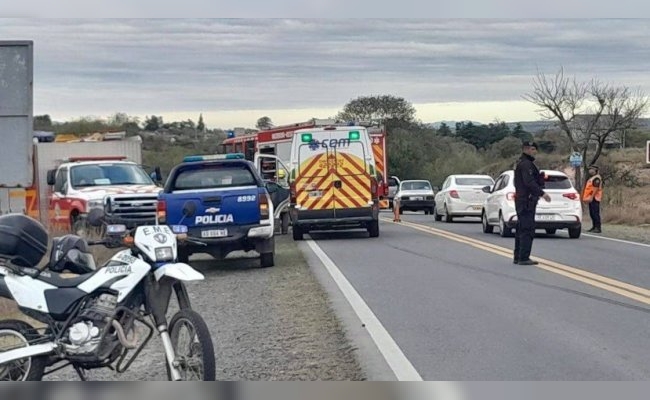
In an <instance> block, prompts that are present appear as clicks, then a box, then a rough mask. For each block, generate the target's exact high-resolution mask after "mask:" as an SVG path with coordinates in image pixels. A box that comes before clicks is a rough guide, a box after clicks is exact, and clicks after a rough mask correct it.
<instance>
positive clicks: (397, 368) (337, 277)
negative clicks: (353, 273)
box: [306, 239, 422, 381]
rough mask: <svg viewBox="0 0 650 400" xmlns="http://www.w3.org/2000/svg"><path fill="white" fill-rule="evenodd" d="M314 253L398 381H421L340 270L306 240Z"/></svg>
mask: <svg viewBox="0 0 650 400" xmlns="http://www.w3.org/2000/svg"><path fill="white" fill-rule="evenodd" d="M306 242H307V244H308V245H309V247H310V248H311V249H312V251H313V252H314V254H316V256H317V257H318V258H319V259H320V260H321V262H322V263H323V265H324V266H325V268H326V269H327V271H328V272H329V273H330V275H331V276H332V279H334V282H336V285H337V286H338V287H339V289H340V290H341V292H342V293H343V295H344V296H345V298H346V299H347V300H348V302H349V303H350V305H351V306H352V308H353V309H354V312H355V313H356V314H357V316H358V317H359V319H361V321H362V322H363V323H364V324H365V325H366V329H367V330H368V333H369V334H370V337H372V340H373V341H374V342H375V344H376V345H377V348H378V349H379V351H380V352H381V354H382V355H383V356H384V359H385V360H386V362H387V363H388V365H389V366H390V368H391V369H392V370H393V372H394V373H395V376H396V377H397V380H399V381H422V377H421V376H420V374H419V373H418V371H417V370H416V369H415V367H413V364H411V362H410V361H409V360H408V358H406V356H405V355H404V353H403V352H402V349H400V347H399V346H398V345H397V343H395V340H394V339H393V338H392V337H391V336H390V334H389V333H388V331H386V328H384V326H383V325H382V324H381V322H380V321H379V319H378V318H377V316H375V314H374V313H373V312H372V310H371V309H370V307H368V305H367V304H366V302H365V301H363V299H362V298H361V296H360V295H359V293H358V292H357V291H356V290H355V289H354V287H353V286H352V284H351V283H350V282H349V281H348V280H347V279H346V278H345V276H344V275H343V273H342V272H341V270H340V269H339V268H338V267H337V266H336V264H334V262H333V261H332V260H331V259H330V258H329V257H328V256H327V254H325V252H324V251H323V250H322V249H321V248H320V246H318V245H317V244H316V242H314V241H313V240H311V239H307V240H306Z"/></svg>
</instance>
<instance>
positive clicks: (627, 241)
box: [583, 233, 650, 247]
mask: <svg viewBox="0 0 650 400" xmlns="http://www.w3.org/2000/svg"><path fill="white" fill-rule="evenodd" d="M583 235H584V236H589V237H592V238H598V239H603V240H610V241H612V242H619V243H625V244H633V245H635V246H642V247H650V244H645V243H639V242H632V241H629V240H623V239H614V238H610V237H607V236H598V235H592V234H590V233H583Z"/></svg>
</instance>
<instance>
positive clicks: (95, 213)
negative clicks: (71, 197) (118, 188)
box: [86, 208, 104, 226]
mask: <svg viewBox="0 0 650 400" xmlns="http://www.w3.org/2000/svg"><path fill="white" fill-rule="evenodd" d="M86 219H87V221H88V225H90V226H102V224H103V223H104V210H102V209H101V208H93V209H91V210H90V212H89V213H88V217H87V218H86Z"/></svg>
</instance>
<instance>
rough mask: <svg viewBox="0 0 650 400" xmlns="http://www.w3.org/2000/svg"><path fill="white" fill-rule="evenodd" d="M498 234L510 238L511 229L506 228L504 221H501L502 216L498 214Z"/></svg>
mask: <svg viewBox="0 0 650 400" xmlns="http://www.w3.org/2000/svg"><path fill="white" fill-rule="evenodd" d="M499 234H500V235H501V237H512V236H513V234H512V228H508V225H506V221H504V220H503V214H501V213H499Z"/></svg>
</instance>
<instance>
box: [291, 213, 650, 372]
mask: <svg viewBox="0 0 650 400" xmlns="http://www.w3.org/2000/svg"><path fill="white" fill-rule="evenodd" d="M382 218H383V219H382V222H381V235H380V237H379V238H377V239H370V238H368V237H367V233H365V232H362V231H356V232H354V231H352V232H327V233H313V234H311V235H310V237H311V238H313V239H314V241H315V243H316V244H317V245H318V247H319V248H320V249H322V251H323V252H324V254H325V255H326V257H327V258H328V259H329V260H331V261H332V262H333V264H335V266H336V267H337V268H338V270H340V272H341V273H342V275H343V276H344V277H345V279H347V281H348V282H349V283H350V284H351V286H352V287H353V288H354V290H356V292H357V293H358V295H359V296H360V298H361V299H362V300H363V302H364V303H365V305H367V306H368V307H369V309H370V310H371V311H372V313H374V316H376V318H377V319H378V321H379V322H380V324H381V327H382V328H384V329H385V331H386V332H387V333H388V334H389V335H390V338H392V340H394V343H395V344H396V345H397V346H398V347H399V349H400V350H401V352H402V353H403V355H404V356H405V358H406V359H407V361H408V362H410V363H411V365H412V366H413V367H414V368H415V370H416V371H417V373H418V374H419V375H420V376H421V378H422V379H424V380H443V381H447V380H449V381H458V380H465V381H467V380H647V379H650V362H648V360H650V346H648V344H649V342H650V334H649V333H650V307H649V304H650V291H648V290H647V289H645V288H650V268H648V262H647V259H648V255H650V247H648V246H637V245H633V244H627V243H622V242H616V241H609V240H604V239H599V238H596V237H591V236H587V235H583V236H582V237H581V238H579V239H569V238H568V235H567V233H566V232H563V231H558V233H557V234H556V235H545V234H540V235H539V237H538V238H537V239H536V240H535V242H534V244H533V258H535V257H537V258H538V259H539V260H541V261H542V262H541V264H540V265H539V266H519V265H514V264H513V263H512V247H513V244H514V239H512V238H501V237H500V236H499V235H498V234H496V233H495V234H491V235H488V234H484V233H483V232H482V231H481V225H480V222H479V220H478V219H475V220H472V219H466V220H460V221H459V222H457V223H456V222H455V223H451V224H449V223H445V222H434V221H433V218H432V217H431V216H425V215H423V214H421V213H420V214H415V213H405V214H404V215H403V221H404V222H403V223H402V224H395V223H393V222H391V220H390V218H391V214H388V213H385V214H384V213H382ZM541 232H543V231H541ZM301 249H302V250H303V252H305V253H306V255H307V259H308V261H309V263H310V264H311V266H312V267H313V268H316V267H319V268H320V269H321V270H322V269H323V265H324V264H325V263H322V262H321V261H320V260H319V259H318V258H317V257H315V256H314V255H315V253H314V250H313V249H312V248H311V247H310V246H309V242H307V243H305V244H303V245H301ZM330 286H332V285H330ZM330 293H334V295H335V297H334V299H333V303H334V304H338V303H341V298H342V297H343V295H341V294H339V295H338V296H339V297H338V298H337V297H336V291H335V290H334V291H333V290H331V289H330ZM341 309H343V308H341V307H339V310H341ZM339 312H341V311H339ZM342 312H343V313H345V310H344V311H342ZM350 315H351V313H350V312H349V310H348V312H347V315H343V317H342V320H344V321H346V324H348V331H349V332H352V335H353V336H354V335H356V336H359V337H353V339H354V340H357V341H358V342H361V343H363V342H364V341H368V340H373V341H374V343H378V345H377V348H379V349H380V350H381V348H382V346H385V343H386V341H385V340H377V339H376V338H374V339H373V337H372V336H373V333H372V332H371V331H370V329H369V330H368V333H366V334H365V336H367V337H365V338H363V337H360V336H364V333H363V332H362V333H358V329H357V324H358V323H359V322H360V323H362V324H363V323H365V322H366V321H363V320H361V321H359V320H358V317H356V318H357V321H354V318H351V317H350ZM364 318H366V317H364ZM374 336H377V337H379V335H374ZM366 347H368V346H366ZM361 349H362V353H364V354H362V359H363V357H364V355H365V357H366V358H365V361H366V362H369V363H376V361H377V355H378V354H380V353H379V351H375V352H374V353H373V352H371V351H365V352H364V351H363V349H364V347H363V346H361ZM394 353H395V352H394V351H392V352H391V351H384V352H383V354H384V355H383V356H382V357H383V359H385V360H388V362H387V363H386V365H390V366H391V367H393V369H392V370H393V371H395V370H396V369H399V368H400V365H403V364H399V363H398V364H391V361H390V358H391V354H394ZM373 357H374V358H373ZM371 358H372V360H371ZM395 365H397V367H395ZM368 379H371V380H372V379H373V376H369V377H368ZM382 379H383V377H382Z"/></svg>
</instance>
